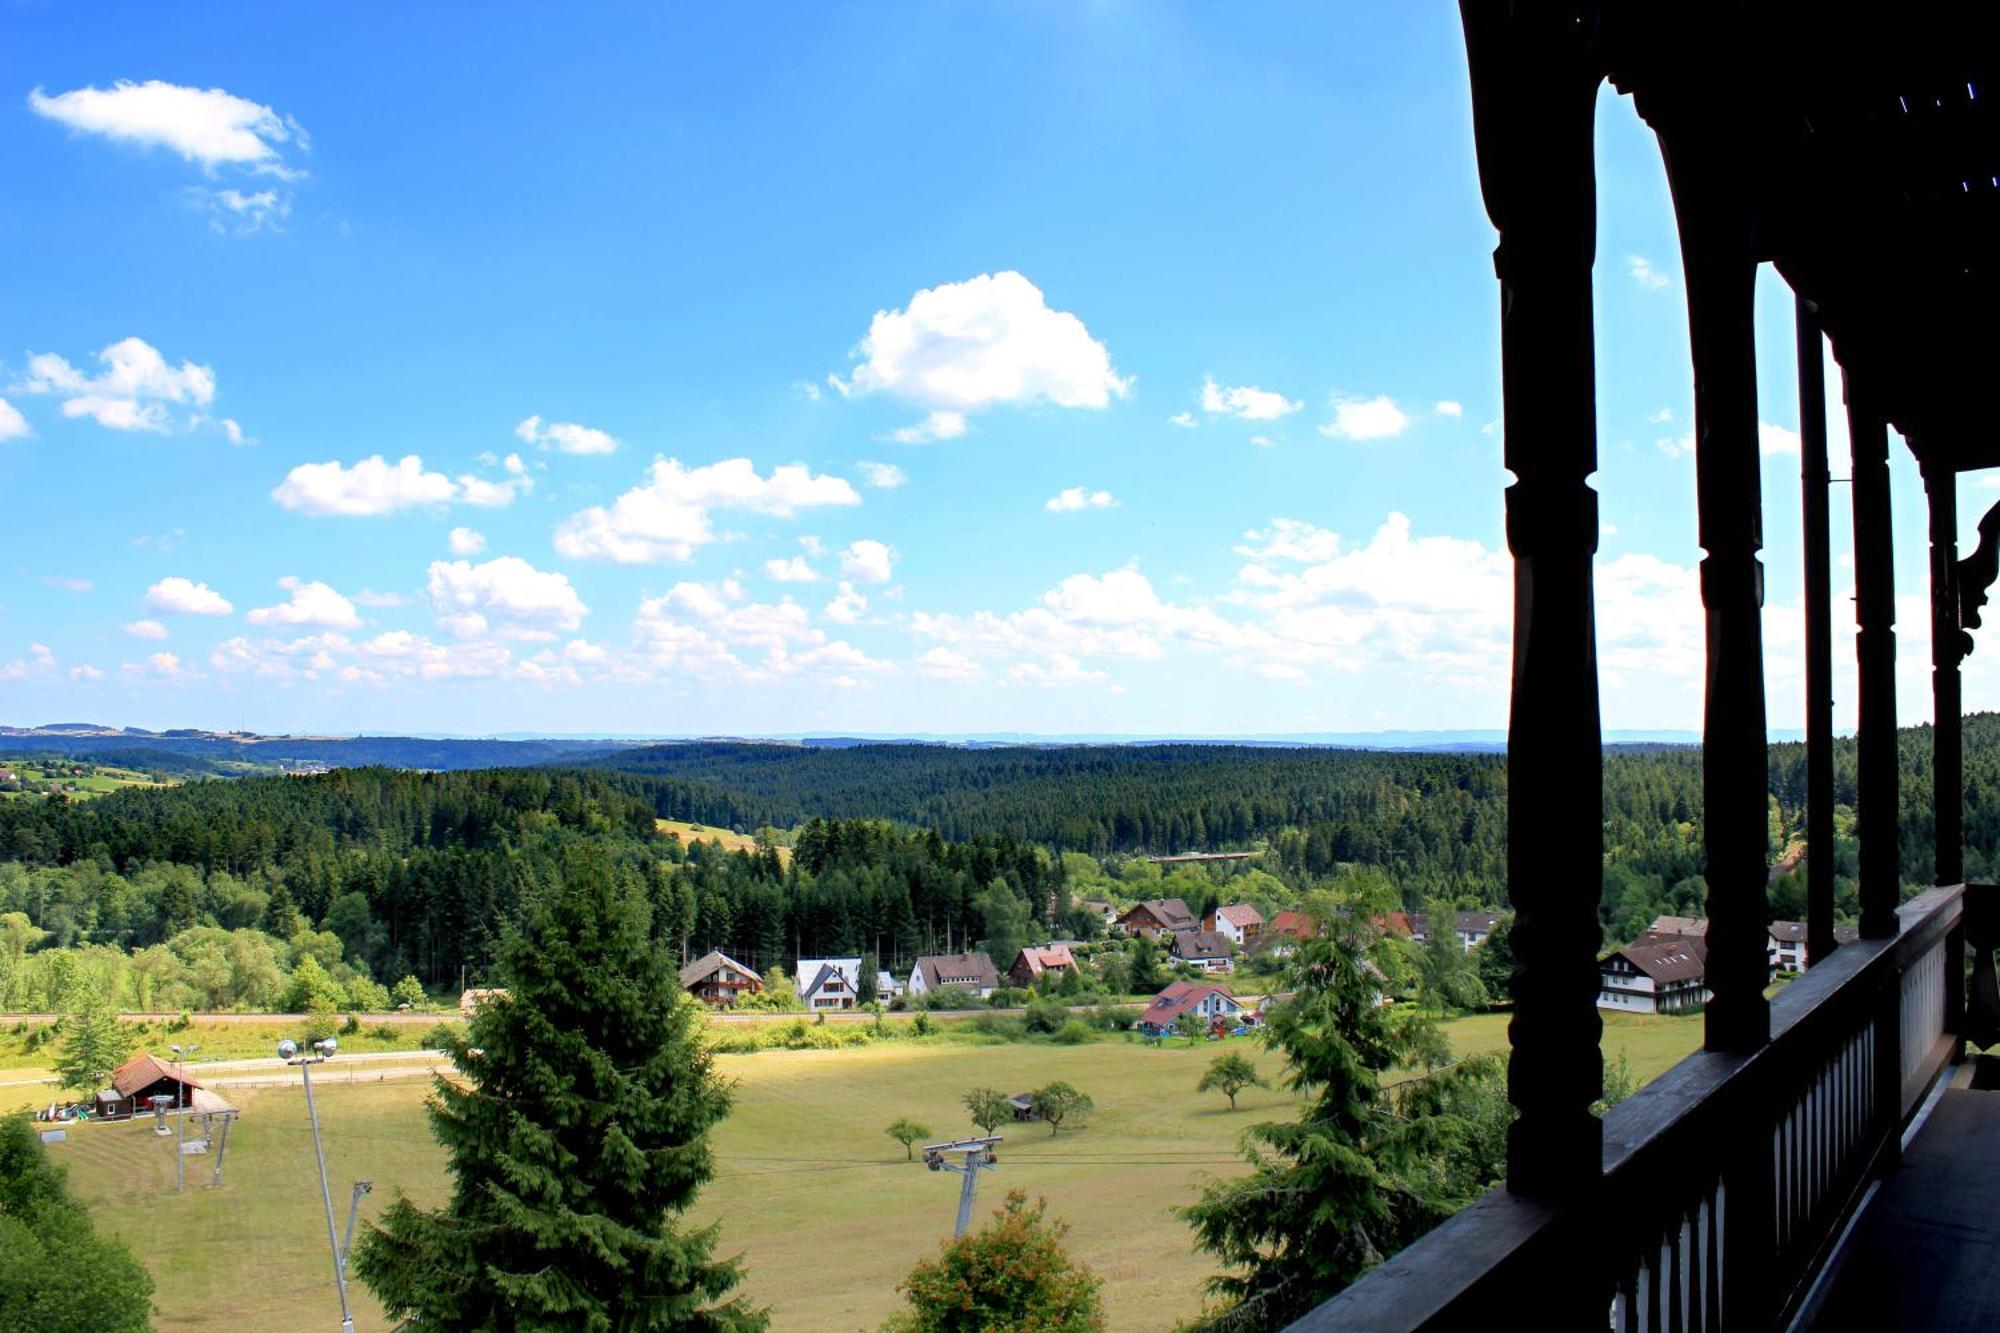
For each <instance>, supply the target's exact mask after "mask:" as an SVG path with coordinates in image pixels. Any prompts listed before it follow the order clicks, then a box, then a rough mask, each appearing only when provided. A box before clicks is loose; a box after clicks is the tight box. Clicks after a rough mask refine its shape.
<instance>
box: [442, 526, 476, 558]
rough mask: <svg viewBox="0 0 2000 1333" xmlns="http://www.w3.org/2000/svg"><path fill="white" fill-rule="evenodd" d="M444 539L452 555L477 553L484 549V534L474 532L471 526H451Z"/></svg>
mask: <svg viewBox="0 0 2000 1333" xmlns="http://www.w3.org/2000/svg"><path fill="white" fill-rule="evenodd" d="M445 540H446V541H447V542H448V543H449V544H450V546H451V553H452V554H453V555H478V554H479V553H480V552H481V551H483V550H485V549H486V536H485V534H484V533H478V532H474V531H473V530H472V529H471V528H453V529H452V530H451V533H450V535H449V536H448V537H447V538H446V539H445Z"/></svg>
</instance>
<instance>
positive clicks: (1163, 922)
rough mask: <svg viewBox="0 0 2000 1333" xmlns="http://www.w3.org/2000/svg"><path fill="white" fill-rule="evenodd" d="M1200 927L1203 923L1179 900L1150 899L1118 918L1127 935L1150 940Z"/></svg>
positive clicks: (1127, 910) (1137, 904) (1119, 926)
mask: <svg viewBox="0 0 2000 1333" xmlns="http://www.w3.org/2000/svg"><path fill="white" fill-rule="evenodd" d="M1200 927H1201V922H1200V921H1199V920H1198V919H1196V917H1195V914H1194V913H1193V912H1190V911H1189V910H1188V905H1187V904H1186V903H1185V902H1183V901H1182V900H1181V899H1179V898H1148V899H1146V900H1145V901H1144V902H1140V903H1134V904H1133V905H1132V906H1131V907H1130V908H1128V909H1126V911H1125V913H1124V915H1122V916H1120V917H1119V918H1118V928H1119V929H1120V930H1122V931H1124V932H1125V933H1126V934H1127V935H1143V936H1144V937H1145V938H1147V939H1149V940H1157V939H1161V938H1163V937H1165V936H1168V935H1171V934H1173V933H1174V932H1175V931H1177V930H1197V929H1199V928H1200Z"/></svg>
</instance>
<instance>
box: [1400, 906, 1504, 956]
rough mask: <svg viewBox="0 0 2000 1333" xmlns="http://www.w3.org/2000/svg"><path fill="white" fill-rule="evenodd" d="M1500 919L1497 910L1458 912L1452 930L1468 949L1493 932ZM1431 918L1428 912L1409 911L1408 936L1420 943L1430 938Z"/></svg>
mask: <svg viewBox="0 0 2000 1333" xmlns="http://www.w3.org/2000/svg"><path fill="white" fill-rule="evenodd" d="M1499 920H1500V914H1499V913H1498V912H1459V913H1457V914H1456V915H1455V918H1454V920H1453V922H1452V930H1453V932H1454V933H1455V934H1456V935H1457V936H1458V942H1459V943H1460V944H1462V945H1464V946H1465V947H1466V949H1467V950H1470V949H1471V948H1472V946H1473V945H1475V944H1477V943H1479V942H1480V941H1481V940H1483V939H1485V938H1486V937H1487V936H1488V935H1491V934H1492V933H1493V927H1494V925H1495V924H1497V923H1498V922H1499ZM1430 928H1431V918H1430V914H1429V913H1428V912H1412V913H1410V938H1411V939H1413V940H1415V941H1416V942H1417V943H1419V944H1422V943H1423V942H1424V941H1425V940H1427V939H1429V938H1430Z"/></svg>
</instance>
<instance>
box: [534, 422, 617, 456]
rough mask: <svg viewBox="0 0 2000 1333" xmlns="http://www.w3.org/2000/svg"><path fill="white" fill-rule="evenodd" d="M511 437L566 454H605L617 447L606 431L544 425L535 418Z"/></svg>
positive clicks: (576, 426)
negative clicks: (514, 436)
mask: <svg viewBox="0 0 2000 1333" xmlns="http://www.w3.org/2000/svg"><path fill="white" fill-rule="evenodd" d="M514 434H515V435H516V436H518V437H519V438H520V439H521V441H522V442H523V443H525V444H539V445H541V446H542V447H543V448H545V449H558V450H560V451H562V452H563V453H566V454H608V453H612V452H613V451H615V450H616V449H617V448H618V441H617V440H615V439H613V438H612V437H611V435H610V434H609V433H608V432H606V431H601V430H598V429H596V428H595V427H592V426H579V425H577V424H576V423H575V422H574V421H548V422H545V421H543V420H542V419H541V418H540V417H538V416H535V417H529V418H528V419H527V420H526V421H523V422H522V423H521V424H520V425H518V426H516V427H514Z"/></svg>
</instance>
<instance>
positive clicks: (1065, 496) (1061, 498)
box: [1042, 486, 1118, 514]
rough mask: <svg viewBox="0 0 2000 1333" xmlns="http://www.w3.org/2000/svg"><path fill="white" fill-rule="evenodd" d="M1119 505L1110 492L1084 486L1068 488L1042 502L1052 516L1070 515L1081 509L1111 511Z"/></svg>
mask: <svg viewBox="0 0 2000 1333" xmlns="http://www.w3.org/2000/svg"><path fill="white" fill-rule="evenodd" d="M1117 504H1118V501H1117V499H1116V497H1114V496H1113V495H1112V494H1111V492H1110V491H1093V490H1091V489H1089V488H1088V487H1084V486H1066V487H1064V488H1063V489H1062V490H1060V491H1058V492H1056V493H1055V494H1054V495H1051V496H1050V497H1049V498H1048V499H1047V500H1044V501H1043V502H1042V508H1044V509H1046V510H1048V511H1049V512H1050V513H1051V514H1070V513H1075V512H1076V511H1077V510H1080V509H1111V508H1115V507H1116V506H1117Z"/></svg>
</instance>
